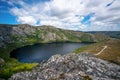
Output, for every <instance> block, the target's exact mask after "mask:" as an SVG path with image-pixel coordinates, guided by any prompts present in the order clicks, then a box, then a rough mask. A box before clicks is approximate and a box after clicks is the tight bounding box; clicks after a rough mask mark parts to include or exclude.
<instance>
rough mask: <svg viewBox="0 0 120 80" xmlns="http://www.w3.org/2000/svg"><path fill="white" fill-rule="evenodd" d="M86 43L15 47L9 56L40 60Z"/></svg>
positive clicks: (27, 60)
mask: <svg viewBox="0 0 120 80" xmlns="http://www.w3.org/2000/svg"><path fill="white" fill-rule="evenodd" d="M85 45H89V44H88V43H48V44H35V45H30V46H25V47H22V48H19V49H16V50H14V51H12V52H11V57H13V58H16V59H18V60H19V61H20V62H42V61H43V60H48V59H49V58H50V57H51V56H52V55H55V54H61V55H63V54H68V53H71V52H72V51H74V50H75V49H77V48H79V47H83V46H85Z"/></svg>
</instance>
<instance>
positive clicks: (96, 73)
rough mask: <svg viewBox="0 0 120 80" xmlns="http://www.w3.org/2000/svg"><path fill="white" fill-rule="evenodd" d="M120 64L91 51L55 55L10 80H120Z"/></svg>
mask: <svg viewBox="0 0 120 80" xmlns="http://www.w3.org/2000/svg"><path fill="white" fill-rule="evenodd" d="M119 79H120V66H119V65H116V64H114V63H110V62H108V61H104V60H101V59H98V58H96V57H95V56H94V55H92V54H89V53H87V52H86V53H80V54H67V55H62V56H61V55H54V56H52V57H51V58H50V59H49V60H48V61H46V62H44V63H40V64H39V65H37V66H36V67H34V68H33V69H32V71H26V72H20V73H16V74H14V75H12V77H11V78H9V80H119Z"/></svg>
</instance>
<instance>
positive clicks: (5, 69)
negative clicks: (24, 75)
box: [0, 59, 37, 79]
mask: <svg viewBox="0 0 120 80" xmlns="http://www.w3.org/2000/svg"><path fill="white" fill-rule="evenodd" d="M36 65H37V63H20V62H18V61H17V60H15V59H9V61H7V62H5V63H4V64H3V65H2V66H1V68H0V78H5V79H7V78H9V77H10V76H11V75H12V74H14V73H17V72H20V71H29V70H31V69H32V68H33V67H34V66H36Z"/></svg>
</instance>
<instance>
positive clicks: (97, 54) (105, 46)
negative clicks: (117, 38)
mask: <svg viewBox="0 0 120 80" xmlns="http://www.w3.org/2000/svg"><path fill="white" fill-rule="evenodd" d="M107 47H108V46H106V45H105V46H104V48H103V49H102V50H101V51H100V52H98V53H97V54H95V55H100V54H101V53H102V52H103V51H104V50H105V49H106V48H107Z"/></svg>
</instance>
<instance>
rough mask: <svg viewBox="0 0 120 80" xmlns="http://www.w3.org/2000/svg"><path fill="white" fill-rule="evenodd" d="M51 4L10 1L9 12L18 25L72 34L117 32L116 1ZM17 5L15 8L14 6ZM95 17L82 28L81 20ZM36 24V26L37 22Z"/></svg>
mask: <svg viewBox="0 0 120 80" xmlns="http://www.w3.org/2000/svg"><path fill="white" fill-rule="evenodd" d="M112 1H113V0H51V1H47V2H38V3H36V4H27V3H26V2H24V1H22V0H21V1H18V2H16V0H12V1H9V4H12V5H14V7H13V8H12V9H11V12H12V13H13V14H14V15H15V16H17V21H18V22H20V23H28V24H32V25H53V26H56V27H59V28H64V29H72V30H84V31H87V30H120V26H118V24H120V15H119V14H120V5H119V3H120V0H115V1H114V3H112V4H111V5H110V6H108V7H106V5H107V4H109V3H111V2H112ZM16 4H17V5H19V6H20V7H19V8H18V7H17V6H15V5H16ZM89 13H95V15H94V16H93V17H92V18H91V19H90V21H91V27H88V26H87V25H85V24H82V23H81V21H82V20H83V19H84V16H86V15H88V14H89ZM39 21H40V24H38V23H37V22H39Z"/></svg>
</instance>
